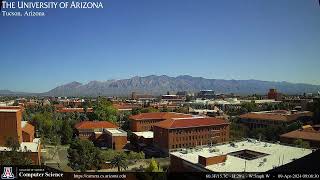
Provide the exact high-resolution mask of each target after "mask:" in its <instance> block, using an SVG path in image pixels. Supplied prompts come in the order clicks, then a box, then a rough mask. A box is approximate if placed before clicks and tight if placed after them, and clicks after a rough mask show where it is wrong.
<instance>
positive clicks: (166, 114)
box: [130, 112, 192, 121]
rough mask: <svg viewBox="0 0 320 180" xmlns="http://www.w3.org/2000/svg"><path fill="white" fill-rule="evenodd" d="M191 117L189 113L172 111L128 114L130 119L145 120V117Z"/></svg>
mask: <svg viewBox="0 0 320 180" xmlns="http://www.w3.org/2000/svg"><path fill="white" fill-rule="evenodd" d="M188 117H192V115H191V114H183V113H173V112H153V113H141V114H137V115H133V116H130V119H132V120H137V121H138V120H147V119H159V120H161V119H163V120H165V119H171V118H188Z"/></svg>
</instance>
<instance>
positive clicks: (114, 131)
mask: <svg viewBox="0 0 320 180" xmlns="http://www.w3.org/2000/svg"><path fill="white" fill-rule="evenodd" d="M104 132H106V133H108V134H111V135H112V136H127V132H126V131H123V130H121V129H109V128H108V129H104Z"/></svg>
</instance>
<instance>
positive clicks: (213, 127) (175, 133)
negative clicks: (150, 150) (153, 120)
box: [153, 116, 229, 154]
mask: <svg viewBox="0 0 320 180" xmlns="http://www.w3.org/2000/svg"><path fill="white" fill-rule="evenodd" d="M153 131H154V146H156V147H157V148H159V149H160V150H161V151H162V152H164V153H165V154H168V152H170V151H173V150H177V149H182V148H192V147H196V146H203V145H207V144H215V143H221V142H226V141H228V140H229V123H228V122H226V121H225V120H223V119H217V118H212V117H199V116H198V117H187V118H171V119H168V120H165V121H161V122H159V123H157V124H155V125H154V129H153Z"/></svg>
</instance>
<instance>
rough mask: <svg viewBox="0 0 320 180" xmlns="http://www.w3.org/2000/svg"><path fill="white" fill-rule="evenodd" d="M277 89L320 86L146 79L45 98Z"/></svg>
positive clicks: (67, 89)
mask: <svg viewBox="0 0 320 180" xmlns="http://www.w3.org/2000/svg"><path fill="white" fill-rule="evenodd" d="M270 88H276V89H278V91H280V92H282V93H286V94H302V93H304V92H312V93H316V92H317V91H318V90H320V86H319V85H310V84H302V83H289V82H273V81H260V80H223V79H206V78H202V77H192V76H187V75H183V76H178V77H169V76H166V75H162V76H155V75H151V76H146V77H138V76H136V77H133V78H130V79H121V80H108V81H91V82H89V83H87V84H81V83H79V82H71V83H68V84H65V85H62V86H58V87H56V88H54V89H52V90H50V91H48V92H46V93H43V95H49V96H99V95H106V96H111V95H118V96H119V95H128V94H130V93H131V92H139V93H148V94H153V95H160V94H164V93H166V92H167V91H170V92H177V91H190V92H197V91H199V90H203V89H212V90H214V91H216V92H217V93H235V94H253V93H256V94H266V93H267V91H268V89H270Z"/></svg>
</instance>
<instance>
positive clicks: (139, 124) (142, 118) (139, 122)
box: [129, 112, 192, 132]
mask: <svg viewBox="0 0 320 180" xmlns="http://www.w3.org/2000/svg"><path fill="white" fill-rule="evenodd" d="M191 117H192V115H191V114H182V113H173V112H153V113H141V114H137V115H134V116H130V117H129V118H130V129H131V131H133V132H140V131H150V130H151V131H152V130H153V126H154V124H156V123H158V122H160V121H164V120H167V119H171V118H191Z"/></svg>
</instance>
